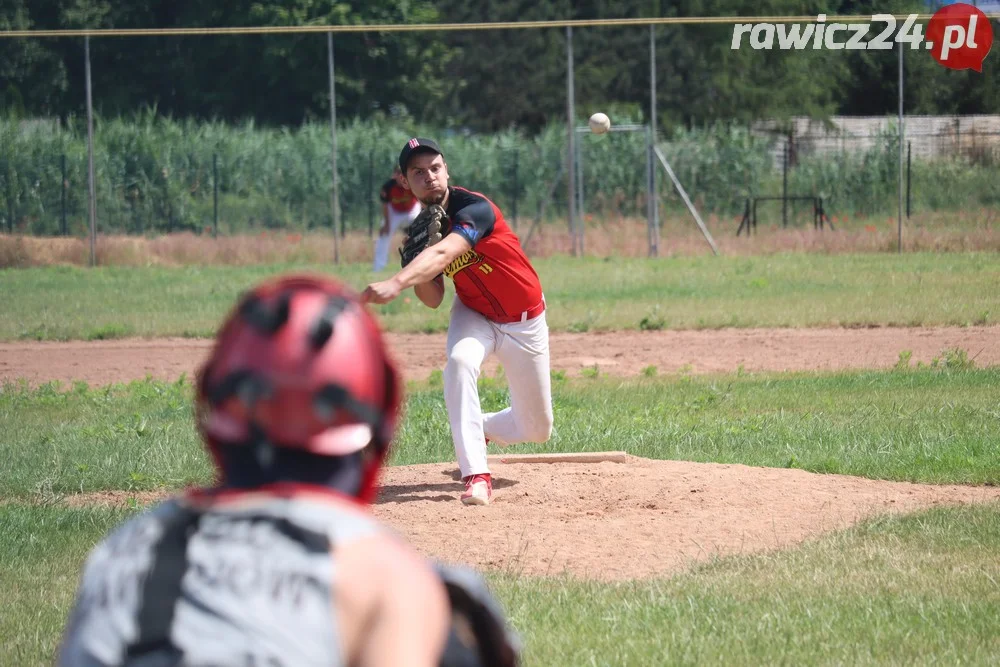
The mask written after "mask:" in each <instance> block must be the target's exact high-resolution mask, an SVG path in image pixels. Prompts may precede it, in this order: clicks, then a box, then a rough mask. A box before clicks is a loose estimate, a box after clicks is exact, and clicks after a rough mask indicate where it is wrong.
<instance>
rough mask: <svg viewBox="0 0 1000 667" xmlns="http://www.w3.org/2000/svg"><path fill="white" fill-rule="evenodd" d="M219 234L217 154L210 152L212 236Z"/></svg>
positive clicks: (216, 236)
mask: <svg viewBox="0 0 1000 667" xmlns="http://www.w3.org/2000/svg"><path fill="white" fill-rule="evenodd" d="M218 236H219V154H218V153H212V238H213V239H214V238H218Z"/></svg>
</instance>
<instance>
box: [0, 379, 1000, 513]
mask: <svg viewBox="0 0 1000 667" xmlns="http://www.w3.org/2000/svg"><path fill="white" fill-rule="evenodd" d="M431 385H433V383H430V384H428V385H423V386H416V385H415V386H414V387H413V390H412V391H411V392H410V396H409V400H408V407H407V415H406V419H405V421H404V423H403V424H402V428H401V430H400V433H399V437H398V439H397V446H396V453H395V455H394V458H393V463H395V464H412V463H430V462H444V461H450V460H452V459H453V457H454V451H453V449H452V444H451V437H450V435H449V432H448V421H447V417H446V413H445V407H444V400H443V398H442V395H441V390H440V389H439V388H437V387H435V386H431ZM480 385H481V393H482V403H483V408H484V409H485V410H491V409H499V408H500V407H501V406H503V405H505V403H506V400H507V397H506V389H505V385H504V384H503V383H502V381H499V380H496V379H494V378H484V379H483V380H482V381H481V383H480ZM190 399H191V385H190V384H189V383H188V382H184V381H179V382H175V383H162V382H158V381H152V380H149V381H138V382H133V383H131V384H128V385H117V386H115V387H105V388H100V389H89V388H87V387H86V386H85V385H78V386H77V387H75V388H70V387H63V388H61V389H59V388H56V387H55V386H53V385H46V386H43V387H40V388H38V389H29V388H26V387H23V386H22V387H15V386H13V385H8V388H7V389H6V390H5V391H4V392H2V393H0V497H8V498H9V497H32V496H35V495H37V494H43V495H52V494H65V493H76V492H85V491H98V490H106V489H135V490H149V489H155V488H161V487H163V488H178V487H181V486H184V485H186V484H189V483H205V482H208V481H209V478H210V473H209V467H208V463H207V458H206V457H205V455H204V454H203V452H202V449H201V447H200V445H199V443H198V440H197V436H196V434H195V432H194V426H193V423H192V411H191V404H190ZM553 401H554V406H555V407H554V409H555V430H554V434H553V437H552V439H551V441H550V442H549V443H547V444H546V445H545V447H544V450H542V451H557V452H563V451H564V452H578V451H607V450H610V449H614V450H619V449H624V450H627V451H628V452H629V453H631V454H634V455H636V456H642V457H646V458H655V459H676V460H687V461H712V462H719V463H742V464H746V465H756V466H769V467H796V468H802V469H805V470H810V471H814V472H825V473H845V474H851V475H860V476H864V477H871V478H878V479H893V480H907V481H921V482H937V483H946V482H947V483H963V484H964V483H969V484H982V483H989V484H997V483H1000V430H998V429H997V428H996V422H997V417H998V415H1000V413H998V408H997V406H998V405H1000V368H988V369H978V370H977V369H964V370H963V369H948V368H946V367H941V368H936V369H924V370H906V371H896V372H871V373H840V374H824V375H807V374H765V375H746V374H741V375H737V374H731V375H723V376H716V377H704V376H692V377H688V376H670V377H667V376H664V377H660V378H650V379H642V380H634V381H629V382H623V381H620V380H617V379H614V378H596V379H591V380H588V379H575V380H570V379H559V378H558V376H557V379H556V381H555V386H554V388H553ZM535 447H537V446H535ZM531 450H532V446H531V445H518V446H515V447H512V448H510V451H512V452H524V451H531Z"/></svg>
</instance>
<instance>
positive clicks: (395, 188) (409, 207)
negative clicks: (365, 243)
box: [372, 166, 421, 271]
mask: <svg viewBox="0 0 1000 667" xmlns="http://www.w3.org/2000/svg"><path fill="white" fill-rule="evenodd" d="M401 180H402V178H401V177H400V174H399V167H398V166H397V167H396V168H394V169H393V171H392V178H390V179H389V180H388V181H386V182H385V184H384V185H383V186H382V191H381V192H380V193H379V199H380V200H382V227H381V228H380V229H379V231H378V238H377V239H376V240H375V259H374V261H373V263H372V270H373V271H381V270H382V269H384V268H385V265H386V264H387V263H388V262H389V246H390V245H391V244H392V236H393V234H395V233H396V230H398V229H399V228H400V227H408V226H409V225H410V223H411V222H413V220H414V218H416V217H417V215H419V214H420V208H421V207H420V202H419V201H417V198H416V197H414V196H413V193H412V192H410V191H409V190H407V189H406V188H404V187H403V185H402V183H400V181H401Z"/></svg>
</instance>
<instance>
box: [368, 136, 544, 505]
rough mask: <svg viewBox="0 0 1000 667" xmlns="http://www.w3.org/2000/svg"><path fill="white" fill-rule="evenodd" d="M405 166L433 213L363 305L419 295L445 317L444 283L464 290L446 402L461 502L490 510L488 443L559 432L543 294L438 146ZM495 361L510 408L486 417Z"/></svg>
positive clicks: (410, 154) (414, 152)
mask: <svg viewBox="0 0 1000 667" xmlns="http://www.w3.org/2000/svg"><path fill="white" fill-rule="evenodd" d="M399 167H400V169H401V170H402V172H403V185H404V186H405V187H407V188H408V189H410V190H411V191H412V192H413V194H414V195H416V197H417V199H419V200H420V202H421V203H422V204H423V205H424V206H425V207H426V208H425V210H424V211H423V212H421V213H420V215H419V216H418V217H417V219H416V220H415V221H414V223H413V225H412V226H411V227H410V234H409V236H408V238H407V240H406V243H405V244H404V245H403V248H402V251H401V254H402V264H403V268H402V270H401V271H400V272H399V273H397V274H396V275H394V276H393V277H392V278H389V279H388V280H383V281H381V282H376V283H372V284H370V285H368V287H367V289H365V291H364V294H363V295H362V299H363V300H364V301H368V302H372V303H388V302H390V301H392V300H393V299H395V298H396V297H397V296H399V294H400V293H401V292H402V291H403V290H405V289H407V288H409V287H412V288H413V291H414V292H415V293H416V295H417V297H418V298H419V299H420V300H421V301H422V302H423V303H424V304H425V305H427V306H429V307H431V308H437V307H438V306H440V305H441V302H442V300H443V299H444V276H448V277H449V278H451V279H452V280H454V281H455V292H456V296H457V298H456V299H455V301H454V303H453V304H452V309H451V322H450V323H449V325H448V350H447V352H448V364H447V366H445V370H444V398H445V404H446V405H447V407H448V419H449V422H450V424H451V435H452V439H453V441H454V444H455V453H456V454H457V456H458V465H459V468H460V469H461V472H462V479H463V481H464V482H465V493H463V494H462V502H463V503H465V504H466V505H486V504H488V503H489V502H490V500H491V499H492V497H493V479H492V477H491V476H490V469H489V467H488V465H487V460H486V443H487V441H492V442H494V443H496V444H497V445H500V446H504V445H510V444H514V443H518V442H545V441H546V440H548V439H549V435H550V434H551V432H552V396H551V386H550V384H551V378H550V375H549V328H548V324H546V320H545V298H544V296H543V295H542V285H541V283H540V282H539V280H538V274H537V273H535V269H534V268H533V267H532V266H531V262H529V261H528V258H527V256H525V254H524V252H523V251H522V250H521V243H520V241H519V240H518V238H517V235H515V234H514V232H513V231H511V229H510V227H509V226H508V225H507V222H506V221H505V220H504V217H503V213H501V212H500V209H499V208H498V207H497V205H496V204H494V203H493V202H492V201H490V200H489V199H487V198H486V197H484V196H483V195H481V194H479V193H476V192H470V191H469V190H466V189H464V188H459V187H455V186H452V185H449V183H448V181H449V178H448V165H447V164H445V161H444V156H443V155H442V154H441V149H440V148H439V147H438V145H437V144H436V143H435V142H433V141H431V140H429V139H421V138H413V139H410V140H409V141H408V142H407V143H406V145H405V146H404V147H403V150H402V152H401V153H400V155H399ZM438 234H440V235H441V236H440V238H439V236H438ZM489 354H496V355H497V356H498V357H499V358H500V363H502V364H503V366H504V370H505V371H506V375H507V381H508V384H509V387H510V407H509V408H507V409H506V410H501V411H500V412H494V413H488V414H483V412H482V410H481V408H480V405H479V389H478V386H477V384H476V380H477V378H478V377H479V370H480V368H481V367H482V364H483V361H484V360H485V358H486V356H487V355H489Z"/></svg>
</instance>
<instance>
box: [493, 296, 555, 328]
mask: <svg viewBox="0 0 1000 667" xmlns="http://www.w3.org/2000/svg"><path fill="white" fill-rule="evenodd" d="M544 312H545V297H544V296H542V300H541V301H539V302H538V305H537V306H534V307H532V308H529V309H528V310H525V311H522V312H521V313H519V314H517V315H512V316H509V317H494V318H491V319H492V320H493V321H494V322H496V323H497V324H511V323H513V322H527V321H528V320H533V319H535V318H536V317H538V316H539V315H541V314H542V313H544Z"/></svg>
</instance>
